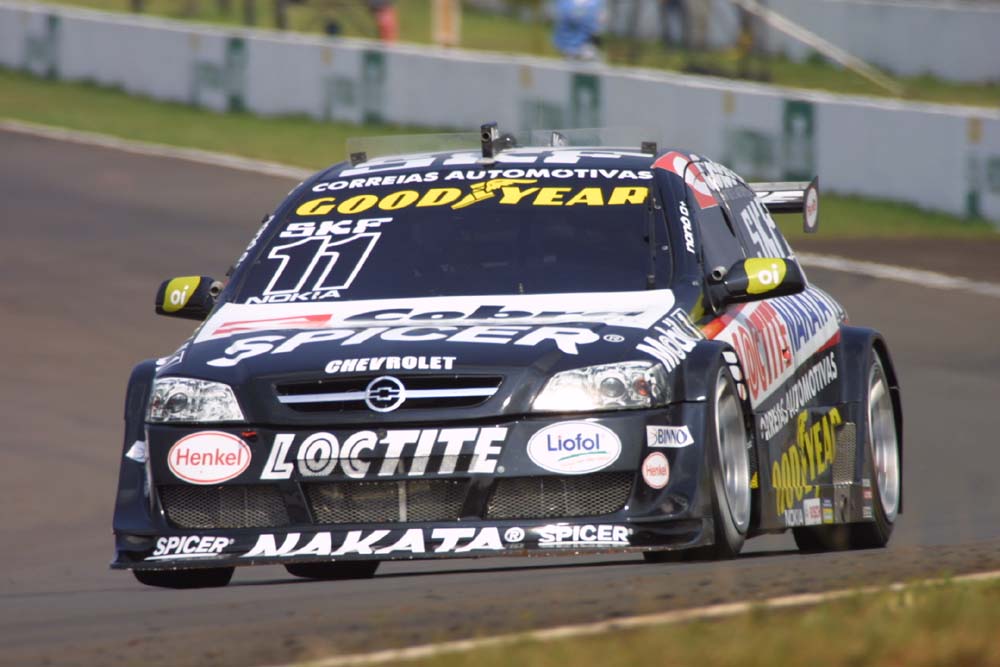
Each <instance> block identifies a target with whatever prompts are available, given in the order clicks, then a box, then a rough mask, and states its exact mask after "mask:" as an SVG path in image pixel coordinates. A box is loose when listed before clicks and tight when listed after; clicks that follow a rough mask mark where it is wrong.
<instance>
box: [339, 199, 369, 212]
mask: <svg viewBox="0 0 1000 667" xmlns="http://www.w3.org/2000/svg"><path fill="white" fill-rule="evenodd" d="M377 202H378V197H376V196H375V195H354V196H353V197H351V198H350V199H348V200H346V201H344V203H343V204H341V205H340V209H339V211H340V212H341V213H345V214H347V215H351V214H353V213H362V212H364V211H367V210H368V209H370V208H371V207H372V206H374V205H375V204H376V203H377Z"/></svg>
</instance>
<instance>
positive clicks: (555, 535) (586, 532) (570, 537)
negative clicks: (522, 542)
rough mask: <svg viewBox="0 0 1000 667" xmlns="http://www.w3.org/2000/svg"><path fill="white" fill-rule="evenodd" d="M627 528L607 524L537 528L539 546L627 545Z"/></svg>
mask: <svg viewBox="0 0 1000 667" xmlns="http://www.w3.org/2000/svg"><path fill="white" fill-rule="evenodd" d="M628 536H629V529H628V528H627V527H626V526H615V525H609V524H599V525H591V524H585V525H582V526H571V525H566V524H557V525H553V526H544V527H542V528H539V529H538V546H540V547H601V546H609V547H614V546H617V547H627V546H628V545H629V541H628Z"/></svg>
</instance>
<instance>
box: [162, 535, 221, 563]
mask: <svg viewBox="0 0 1000 667" xmlns="http://www.w3.org/2000/svg"><path fill="white" fill-rule="evenodd" d="M232 543H233V540H232V539H231V538H229V537H214V536H209V535H188V536H184V537H177V536H174V537H161V538H159V539H158V540H156V548H155V549H154V550H153V553H152V555H150V556H147V557H146V560H166V559H174V558H213V557H215V556H218V555H219V554H221V553H222V551H223V549H225V548H226V547H228V546H229V545H230V544H232Z"/></svg>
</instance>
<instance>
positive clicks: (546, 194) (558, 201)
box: [533, 188, 572, 206]
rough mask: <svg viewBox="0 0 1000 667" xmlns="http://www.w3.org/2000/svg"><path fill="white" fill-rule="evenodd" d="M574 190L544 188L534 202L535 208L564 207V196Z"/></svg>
mask: <svg viewBox="0 0 1000 667" xmlns="http://www.w3.org/2000/svg"><path fill="white" fill-rule="evenodd" d="M570 190H572V188H542V189H541V191H540V192H539V193H538V196H537V197H535V201H534V202H533V203H534V205H535V206H562V205H563V204H564V203H565V202H564V201H563V196H564V195H565V194H566V193H567V192H569V191H570Z"/></svg>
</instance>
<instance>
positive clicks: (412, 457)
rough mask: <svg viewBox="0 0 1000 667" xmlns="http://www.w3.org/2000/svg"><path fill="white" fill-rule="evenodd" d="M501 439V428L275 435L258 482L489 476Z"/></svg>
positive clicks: (501, 445)
mask: <svg viewBox="0 0 1000 667" xmlns="http://www.w3.org/2000/svg"><path fill="white" fill-rule="evenodd" d="M506 437H507V429H506V428H503V427H488V428H445V429H440V430H439V429H405V430H392V431H385V432H384V434H383V435H382V437H379V436H378V435H377V434H376V433H375V432H374V431H358V432H357V433H353V434H351V435H349V436H346V437H343V440H341V439H340V438H338V437H337V436H336V435H334V434H332V433H325V432H323V433H313V434H311V435H308V436H305V437H301V438H300V436H298V435H296V434H294V433H279V434H278V435H276V436H274V444H273V445H272V446H271V453H270V454H269V455H268V457H267V463H265V464H264V470H263V471H262V472H261V475H260V478H261V479H290V478H291V477H292V473H294V472H298V474H299V476H301V477H328V476H330V475H333V474H334V473H335V472H336V471H337V469H338V468H339V469H340V470H341V472H342V473H343V474H344V475H346V476H347V477H350V478H353V479H365V478H366V477H368V478H370V477H387V476H390V475H395V474H406V475H407V476H410V477H419V476H423V475H431V474H436V475H450V474H452V473H455V472H456V471H457V472H469V473H472V474H479V473H485V474H489V473H493V472H495V471H496V467H497V459H498V458H499V456H500V453H501V451H502V449H503V442H504V440H505V439H506ZM404 461H406V464H405V465H403V462H404ZM431 461H433V462H434V465H433V466H430V465H429V464H430V463H431ZM429 468H432V469H429Z"/></svg>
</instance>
